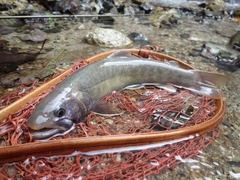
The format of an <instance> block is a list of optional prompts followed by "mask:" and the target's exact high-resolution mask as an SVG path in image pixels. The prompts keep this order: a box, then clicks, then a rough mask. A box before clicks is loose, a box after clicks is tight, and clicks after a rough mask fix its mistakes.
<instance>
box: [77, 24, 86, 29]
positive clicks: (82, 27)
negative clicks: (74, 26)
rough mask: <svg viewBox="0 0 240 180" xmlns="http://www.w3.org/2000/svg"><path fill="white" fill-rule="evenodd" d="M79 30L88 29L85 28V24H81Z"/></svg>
mask: <svg viewBox="0 0 240 180" xmlns="http://www.w3.org/2000/svg"><path fill="white" fill-rule="evenodd" d="M78 29H79V30H83V29H86V27H85V26H84V24H80V25H79V26H78Z"/></svg>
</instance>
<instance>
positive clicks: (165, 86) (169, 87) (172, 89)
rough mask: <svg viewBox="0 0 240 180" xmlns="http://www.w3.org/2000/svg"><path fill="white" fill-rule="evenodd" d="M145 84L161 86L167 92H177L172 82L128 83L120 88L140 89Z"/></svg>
mask: <svg viewBox="0 0 240 180" xmlns="http://www.w3.org/2000/svg"><path fill="white" fill-rule="evenodd" d="M146 86H155V87H156V88H161V89H164V90H166V91H168V92H172V93H175V92H177V89H176V88H175V87H173V85H172V84H169V83H167V84H159V83H142V84H134V85H130V86H127V87H125V88H123V89H122V90H126V89H127V90H135V89H140V88H144V87H146Z"/></svg>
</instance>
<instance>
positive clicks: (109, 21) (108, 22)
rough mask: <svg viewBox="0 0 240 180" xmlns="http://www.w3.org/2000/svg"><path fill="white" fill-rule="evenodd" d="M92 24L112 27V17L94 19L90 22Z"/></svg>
mask: <svg viewBox="0 0 240 180" xmlns="http://www.w3.org/2000/svg"><path fill="white" fill-rule="evenodd" d="M92 22H94V23H103V24H106V25H113V24H114V22H115V20H114V19H113V17H112V16H104V17H102V16H99V17H97V18H96V19H94V20H92Z"/></svg>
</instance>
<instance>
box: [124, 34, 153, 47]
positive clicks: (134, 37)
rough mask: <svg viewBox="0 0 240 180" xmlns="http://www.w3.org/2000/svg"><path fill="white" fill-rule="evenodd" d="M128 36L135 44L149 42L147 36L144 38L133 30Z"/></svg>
mask: <svg viewBox="0 0 240 180" xmlns="http://www.w3.org/2000/svg"><path fill="white" fill-rule="evenodd" d="M128 37H129V38H130V39H131V40H132V41H133V42H135V43H136V44H139V45H142V46H144V45H147V44H150V42H149V40H148V38H146V37H144V36H143V35H142V34H139V33H136V32H133V33H131V34H129V35H128Z"/></svg>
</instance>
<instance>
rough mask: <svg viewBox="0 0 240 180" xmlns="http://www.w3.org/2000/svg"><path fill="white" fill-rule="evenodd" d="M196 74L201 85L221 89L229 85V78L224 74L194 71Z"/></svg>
mask: <svg viewBox="0 0 240 180" xmlns="http://www.w3.org/2000/svg"><path fill="white" fill-rule="evenodd" d="M193 71H194V73H197V74H199V76H200V79H201V82H200V83H199V84H200V85H203V86H208V87H216V86H217V87H221V86H223V85H225V84H226V83H227V81H228V80H229V77H228V76H226V75H224V74H219V73H211V72H206V71H199V70H193Z"/></svg>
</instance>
